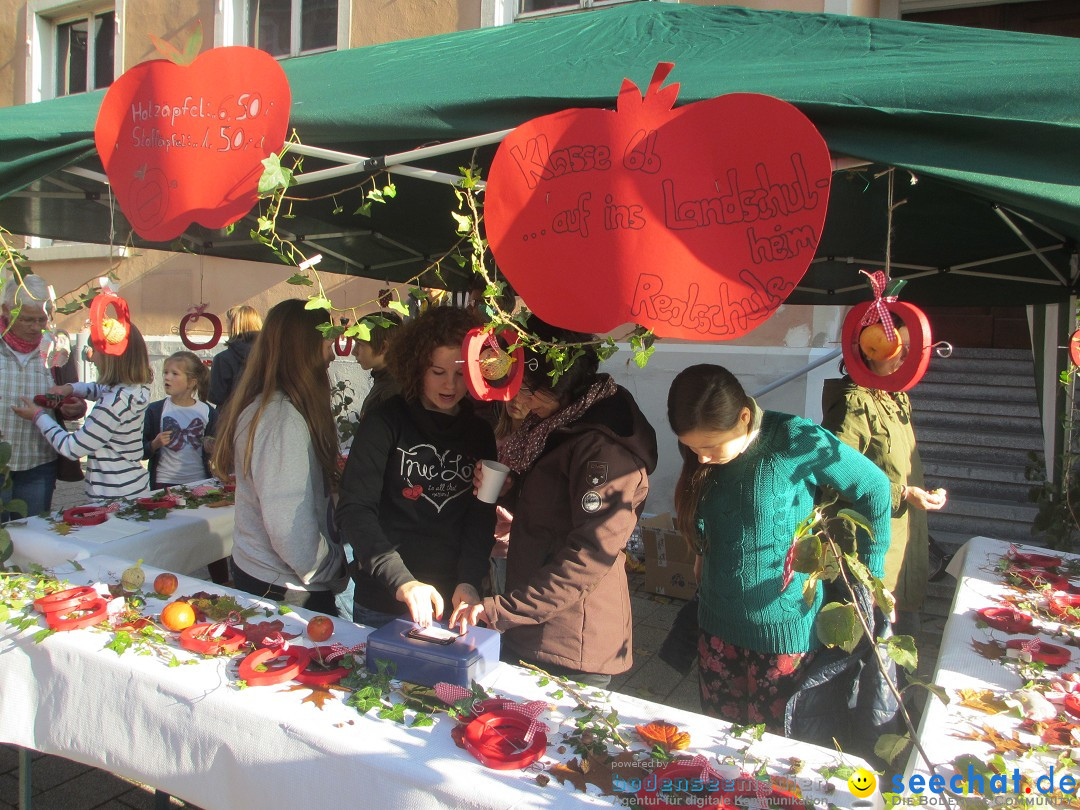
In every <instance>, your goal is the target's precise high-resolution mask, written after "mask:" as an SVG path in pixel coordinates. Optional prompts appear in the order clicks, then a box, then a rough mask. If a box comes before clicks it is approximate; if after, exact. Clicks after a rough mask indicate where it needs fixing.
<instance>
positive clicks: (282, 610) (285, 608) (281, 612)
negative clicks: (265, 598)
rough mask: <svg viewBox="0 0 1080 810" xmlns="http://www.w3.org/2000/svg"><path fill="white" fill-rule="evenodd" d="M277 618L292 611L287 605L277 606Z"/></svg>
mask: <svg viewBox="0 0 1080 810" xmlns="http://www.w3.org/2000/svg"><path fill="white" fill-rule="evenodd" d="M277 612H278V616H284V615H285V614H286V613H292V612H293V609H292V608H291V607H289V606H288V605H278V609H277Z"/></svg>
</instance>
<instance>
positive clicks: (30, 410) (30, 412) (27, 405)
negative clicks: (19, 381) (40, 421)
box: [11, 397, 44, 420]
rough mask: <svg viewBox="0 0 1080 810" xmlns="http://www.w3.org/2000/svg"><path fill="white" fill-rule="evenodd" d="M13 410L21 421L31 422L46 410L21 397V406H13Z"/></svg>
mask: <svg viewBox="0 0 1080 810" xmlns="http://www.w3.org/2000/svg"><path fill="white" fill-rule="evenodd" d="M11 410H13V411H14V412H15V415H16V416H18V417H19V418H20V419H26V420H31V419H33V418H34V417H35V416H37V415H38V413H40V412H41V411H43V410H44V408H39V407H38V406H37V405H35V404H34V403H33V402H31V401H30V400H28V399H27V398H26V397H19V404H18V405H12V406H11Z"/></svg>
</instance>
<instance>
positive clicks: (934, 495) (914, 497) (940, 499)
mask: <svg viewBox="0 0 1080 810" xmlns="http://www.w3.org/2000/svg"><path fill="white" fill-rule="evenodd" d="M946 498H947V496H946V493H945V490H943V489H940V488H939V489H935V490H934V491H933V492H927V491H926V490H925V489H923V488H922V487H908V488H907V492H906V493H905V495H904V500H906V501H907V502H908V504H910V505H911V506H913V507H915V508H916V509H922V510H923V511H924V512H936V511H937V510H938V509H940V508H941V507H943V506H944V505H945V501H946Z"/></svg>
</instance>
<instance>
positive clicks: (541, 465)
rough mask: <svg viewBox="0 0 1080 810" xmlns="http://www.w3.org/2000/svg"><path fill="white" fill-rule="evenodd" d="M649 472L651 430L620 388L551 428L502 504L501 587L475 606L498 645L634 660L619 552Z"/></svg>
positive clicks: (562, 659)
mask: <svg viewBox="0 0 1080 810" xmlns="http://www.w3.org/2000/svg"><path fill="white" fill-rule="evenodd" d="M655 467H656V433H655V432H654V431H653V429H652V426H651V425H649V423H648V421H647V420H646V419H645V417H644V415H643V414H642V413H641V411H640V410H639V409H638V407H637V404H636V403H635V402H634V399H633V397H631V396H630V394H629V392H627V391H626V390H625V389H623V388H619V389H618V391H617V392H616V393H615V394H614V395H613V396H611V397H608V398H607V399H603V400H600V401H599V402H597V403H596V404H594V405H593V406H592V407H591V408H590V409H589V410H588V411H586V412H585V413H584V414H582V416H581V418H580V419H578V420H577V421H576V422H573V423H571V424H569V425H567V426H566V427H564V428H561V429H559V430H557V431H556V432H554V433H553V434H552V435H551V436H550V437H549V438H548V442H547V445H546V446H545V448H544V451H543V453H542V454H541V455H540V457H539V458H538V459H537V460H536V462H535V463H534V464H533V466H532V467H531V468H530V469H529V470H528V471H527V472H526V473H525V474H524V476H523V477H522V478H521V479H520V480H519V481H518V483H517V485H516V486H515V488H514V493H516V495H515V494H514V493H512V495H511V499H512V501H513V503H510V504H507V505H508V507H509V508H510V510H511V511H512V512H513V513H514V525H513V529H512V530H511V534H510V548H509V554H508V556H507V567H506V591H505V593H504V594H503V595H501V596H496V597H493V598H487V599H485V600H484V611H485V612H486V613H487V615H488V618H489V619H490V620H491V624H492V626H493V627H494V628H495V629H496V630H499V631H501V632H502V633H503V646H504V647H505V648H506V649H507V651H508V652H509V653H510V654H511V655H518V656H520V657H521V658H526V659H529V660H531V661H536V662H538V663H539V664H540V665H541V666H542V665H543V664H545V663H551V664H555V665H558V666H562V667H567V668H569V669H572V670H577V671H579V672H587V673H596V674H602V675H616V674H618V673H620V672H625V671H626V670H627V669H629V668H630V666H631V664H632V663H633V657H632V653H631V649H632V644H631V624H632V620H631V615H630V593H629V589H628V586H627V581H626V567H625V555H624V551H623V550H624V548H625V547H626V541H627V540H628V539H629V537H630V534H631V532H633V530H634V526H635V525H636V523H637V518H638V515H639V514H640V513H641V510H642V507H643V505H644V503H645V496H646V495H647V494H648V492H649V479H648V474H649V473H650V472H652V471H653V469H654V468H655Z"/></svg>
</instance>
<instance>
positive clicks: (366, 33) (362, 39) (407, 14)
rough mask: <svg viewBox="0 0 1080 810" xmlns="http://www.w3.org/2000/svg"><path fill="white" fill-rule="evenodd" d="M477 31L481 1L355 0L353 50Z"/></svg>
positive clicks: (353, 10)
mask: <svg viewBox="0 0 1080 810" xmlns="http://www.w3.org/2000/svg"><path fill="white" fill-rule="evenodd" d="M479 27H480V0H355V2H354V3H353V9H352V31H351V32H350V35H349V44H350V45H351V46H352V47H354V48H359V47H362V46H364V45H378V44H380V43H382V42H393V41H395V40H399V39H413V38H415V37H426V36H431V35H433V34H445V33H448V32H450V31H465V30H467V29H470V28H479Z"/></svg>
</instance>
